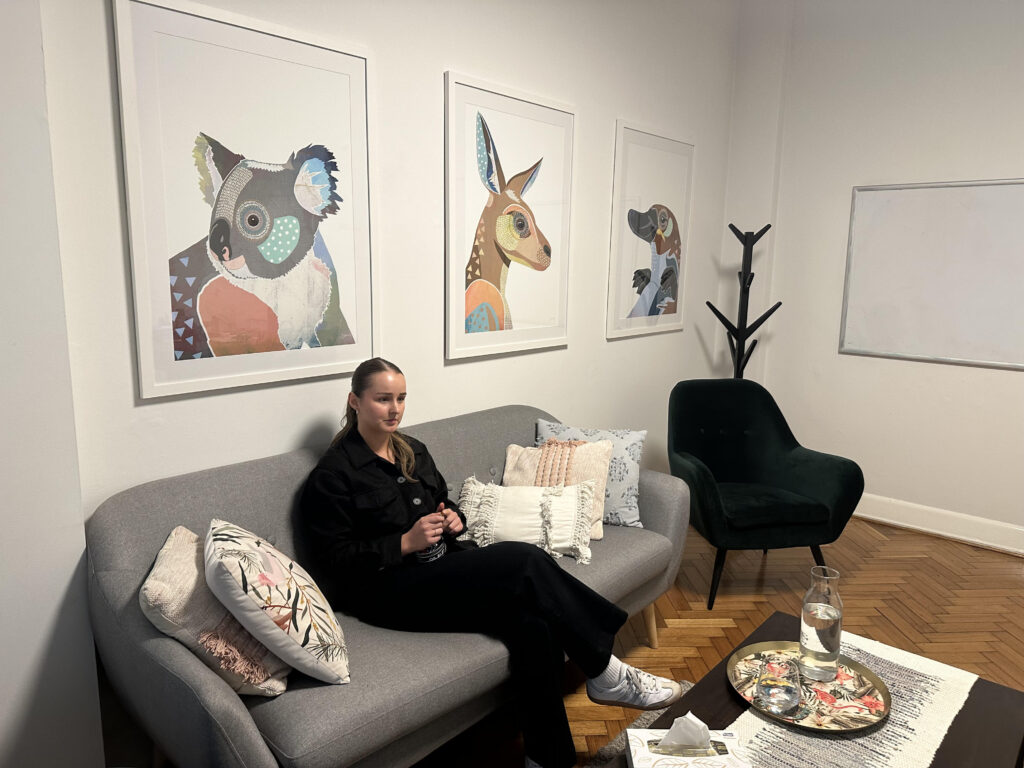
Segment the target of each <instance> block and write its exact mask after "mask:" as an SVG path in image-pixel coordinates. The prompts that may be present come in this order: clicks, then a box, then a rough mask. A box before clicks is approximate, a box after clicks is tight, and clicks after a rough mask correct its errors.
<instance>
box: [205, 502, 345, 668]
mask: <svg viewBox="0 0 1024 768" xmlns="http://www.w3.org/2000/svg"><path fill="white" fill-rule="evenodd" d="M205 552H206V583H207V584H208V585H209V587H210V590H211V591H212V592H213V594H215V595H216V596H217V598H218V599H219V600H220V601H221V602H222V603H223V604H224V607H225V608H227V609H228V610H229V611H230V612H231V615H232V616H234V617H235V618H236V619H238V623H239V624H241V625H242V626H243V627H245V628H246V629H248V630H249V631H250V632H251V633H252V634H253V636H254V637H255V638H256V639H257V640H259V641H260V642H261V643H263V644H264V645H265V646H267V648H269V649H270V651H271V652H272V653H273V654H274V655H275V656H277V657H278V658H280V659H281V660H282V661H284V662H286V663H287V664H290V665H291V666H293V667H295V669H298V670H301V671H303V672H305V673H306V674H307V675H310V676H311V677H315V678H316V679H318V680H323V681H324V682H326V683H347V682H348V680H349V674H348V649H347V648H346V647H345V635H344V633H343V632H342V630H341V626H340V625H339V624H338V622H337V620H336V619H335V617H334V614H333V613H332V612H331V606H330V604H329V603H328V602H327V598H326V597H324V595H323V592H321V591H320V588H319V587H318V586H317V585H316V582H315V581H313V579H312V578H310V576H309V574H308V573H306V571H305V569H303V568H302V566H300V565H299V564H298V563H296V562H295V561H294V560H292V558H290V557H288V556H287V555H285V554H283V553H282V552H280V551H279V550H278V549H277V548H276V547H273V546H271V544H270V543H269V542H267V541H265V540H264V539H262V538H260V537H259V536H257V535H256V534H254V533H252V532H250V531H247V530H246V529H244V528H241V527H240V526H237V525H233V524H231V523H226V522H224V521H223V520H217V519H214V520H211V521H210V530H209V532H208V533H207V535H206V550H205Z"/></svg>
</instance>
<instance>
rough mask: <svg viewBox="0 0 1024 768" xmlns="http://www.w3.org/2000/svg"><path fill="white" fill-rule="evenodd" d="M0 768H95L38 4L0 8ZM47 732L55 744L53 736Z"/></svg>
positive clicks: (92, 672)
mask: <svg viewBox="0 0 1024 768" xmlns="http://www.w3.org/2000/svg"><path fill="white" fill-rule="evenodd" d="M0 71H2V72H3V76H2V77H0V104H3V105H4V107H3V117H2V118H0V167H2V168H3V173H2V178H3V180H4V181H3V183H2V184H0V233H2V235H3V239H2V246H0V250H2V253H3V255H4V260H5V264H6V267H7V268H6V270H5V278H4V279H3V280H2V281H0V307H2V308H3V309H2V314H3V327H4V333H3V336H2V337H0V359H2V360H3V376H0V402H2V403H3V410H4V419H3V428H0V457H2V459H0V460H2V466H3V469H2V476H3V485H2V487H3V508H2V509H3V511H2V516H3V535H2V536H0V582H2V583H3V585H4V590H5V593H6V599H5V600H4V609H3V622H2V626H3V632H2V633H0V659H3V667H4V674H3V695H2V696H0V766H12V768H13V766H35V765H40V766H42V765H76V766H79V765H80V766H97V765H102V746H101V744H100V737H99V720H98V717H97V714H98V710H97V706H98V701H97V696H96V669H95V664H94V661H93V648H92V635H91V633H90V631H89V621H88V616H87V613H86V603H85V561H84V549H85V536H84V533H83V529H82V508H81V496H80V492H79V484H78V459H77V451H76V446H75V425H74V414H73V412H72V405H71V376H70V368H69V365H68V356H67V329H66V325H65V318H64V297H63V292H62V290H61V269H60V254H59V253H58V250H57V231H56V218H55V215H54V207H53V180H52V178H51V163H50V137H49V133H48V131H47V115H46V91H45V88H44V82H43V49H42V38H41V31H40V18H39V5H38V2H36V0H5V2H4V3H3V5H2V6H0ZM55 736H56V738H55Z"/></svg>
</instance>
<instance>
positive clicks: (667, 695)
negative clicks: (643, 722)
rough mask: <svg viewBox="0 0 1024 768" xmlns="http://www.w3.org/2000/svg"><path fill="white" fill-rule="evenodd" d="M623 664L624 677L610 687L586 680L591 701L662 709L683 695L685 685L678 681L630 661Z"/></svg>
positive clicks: (637, 707)
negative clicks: (639, 666)
mask: <svg viewBox="0 0 1024 768" xmlns="http://www.w3.org/2000/svg"><path fill="white" fill-rule="evenodd" d="M622 666H623V668H624V671H623V675H622V678H621V679H620V680H619V682H618V684H617V685H615V686H613V687H611V688H602V687H601V686H599V685H597V684H596V683H595V682H594V681H593V680H587V696H589V697H590V700H591V701H593V702H594V703H595V704H613V705H620V706H623V707H632V708H633V709H661V708H662V707H667V706H670V705H672V704H675V703H676V702H677V701H678V700H679V698H680V697H681V696H682V695H683V688H682V686H681V685H679V683H677V682H676V681H675V680H669V679H668V678H665V677H656V676H655V675H652V674H650V673H649V672H644V671H643V670H642V669H637V668H636V667H631V666H629V665H628V664H623V665H622Z"/></svg>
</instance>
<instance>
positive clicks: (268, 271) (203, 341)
mask: <svg viewBox="0 0 1024 768" xmlns="http://www.w3.org/2000/svg"><path fill="white" fill-rule="evenodd" d="M192 156H193V159H194V161H195V165H196V169H197V170H198V172H199V189H200V191H201V193H202V195H203V198H204V199H205V200H206V202H207V203H208V204H209V205H210V207H211V209H212V213H211V217H210V222H209V229H208V232H207V235H206V236H205V237H204V238H203V239H202V240H200V241H199V242H197V243H195V244H193V245H192V246H190V247H189V248H187V249H186V250H184V251H182V252H181V253H179V254H176V255H175V256H173V257H171V259H170V261H169V267H170V281H171V310H172V320H173V329H174V330H173V334H174V354H175V358H176V359H178V360H186V359H195V358H201V357H211V356H214V357H219V356H224V355H238V354H251V353H256V352H270V351H275V350H288V349H301V348H304V347H318V346H328V345H335V344H351V343H353V342H354V338H353V336H352V334H351V332H350V331H349V327H348V324H347V323H346V321H345V317H344V314H343V313H342V310H341V305H340V301H339V291H338V276H337V271H336V270H335V268H334V265H333V263H332V261H331V257H330V253H329V252H328V249H327V245H326V243H325V242H324V239H323V237H322V235H321V234H320V232H319V226H320V223H321V222H322V221H323V220H324V219H325V218H326V217H327V216H328V215H330V214H333V213H336V212H337V211H338V204H339V203H340V202H342V201H341V198H340V197H339V195H338V194H337V191H336V189H337V179H336V177H335V175H334V174H335V173H336V172H337V163H336V162H335V159H334V155H333V153H332V152H331V151H330V150H329V149H327V148H326V147H324V146H320V145H310V146H307V147H305V148H303V149H299V150H297V151H295V152H293V153H292V154H291V156H290V157H289V158H288V160H287V161H286V162H284V163H282V164H274V163H266V162H259V161H255V160H249V159H247V158H245V157H243V156H242V155H238V154H235V153H234V152H231V151H230V150H228V149H227V148H225V147H224V145H222V144H221V143H220V142H218V141H216V140H215V139H213V138H211V137H209V136H207V135H206V134H203V133H200V134H199V136H198V137H197V138H196V141H195V146H194V149H193V152H192Z"/></svg>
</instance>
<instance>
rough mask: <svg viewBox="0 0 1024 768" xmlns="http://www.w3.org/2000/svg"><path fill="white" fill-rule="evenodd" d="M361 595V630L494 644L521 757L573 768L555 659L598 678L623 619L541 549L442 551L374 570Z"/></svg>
mask: <svg viewBox="0 0 1024 768" xmlns="http://www.w3.org/2000/svg"><path fill="white" fill-rule="evenodd" d="M361 586H365V587H366V590H365V591H362V590H361V593H362V594H361V599H359V600H358V603H356V604H354V605H349V606H346V607H347V609H348V610H350V611H351V612H353V613H355V614H356V616H358V617H359V618H360V619H361V620H363V621H366V622H368V623H371V624H376V625H378V626H384V627H389V628H392V629H400V630H405V631H421V632H480V633H483V634H487V635H490V636H492V637H496V638H498V639H499V640H501V641H502V642H503V643H504V644H505V646H506V647H507V648H508V650H509V657H510V667H511V677H512V685H513V691H514V695H515V699H516V711H517V713H518V715H519V719H520V725H521V727H522V729H523V741H524V744H525V747H526V754H527V755H529V756H530V757H531V758H532V759H533V760H535V761H536V762H538V763H540V764H541V765H542V766H544V768H567V767H568V766H572V765H574V764H575V762H576V750H575V747H574V746H573V742H572V735H571V733H570V731H569V721H568V718H567V717H566V715H565V706H564V705H563V703H562V671H563V665H564V661H565V659H564V656H563V652H564V654H565V655H568V656H569V658H570V659H572V661H574V662H575V663H576V664H578V665H579V667H580V668H581V669H582V670H583V672H584V674H585V675H586V676H587V677H594V676H596V675H598V674H600V673H601V672H602V671H603V670H604V668H605V667H606V666H607V665H608V661H609V659H610V658H611V652H612V643H613V642H614V640H615V634H616V632H618V630H619V629H620V628H621V627H622V625H623V624H624V623H625V622H626V619H627V615H626V613H625V611H623V610H621V609H620V608H618V607H617V606H616V605H614V604H613V603H611V602H609V601H608V600H606V599H605V598H603V597H601V595H599V594H598V593H597V592H594V591H593V590H592V589H590V587H588V586H586V585H585V584H583V583H582V582H581V581H579V580H578V579H576V578H574V577H573V576H572V575H571V574H568V573H566V572H565V571H563V570H562V569H561V568H560V567H559V566H558V564H557V563H556V562H555V561H554V559H553V558H551V557H550V556H549V555H548V554H547V553H545V552H544V551H543V550H542V549H540V548H538V547H536V546H534V545H532V544H523V543H519V542H503V543H500V544H493V545H491V546H489V547H485V548H482V549H468V550H463V551H455V552H451V551H450V552H449V553H448V554H447V555H445V556H444V557H442V558H441V559H440V560H436V561H434V562H432V563H426V564H420V565H415V566H401V567H398V568H391V569H386V570H383V571H379V572H378V573H377V574H376V575H375V576H373V577H372V578H371V579H370V580H369V581H368V582H364V583H363V585H361Z"/></svg>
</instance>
